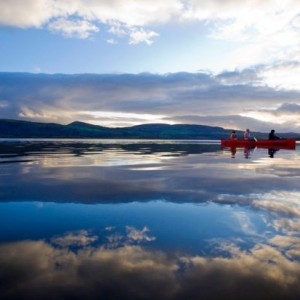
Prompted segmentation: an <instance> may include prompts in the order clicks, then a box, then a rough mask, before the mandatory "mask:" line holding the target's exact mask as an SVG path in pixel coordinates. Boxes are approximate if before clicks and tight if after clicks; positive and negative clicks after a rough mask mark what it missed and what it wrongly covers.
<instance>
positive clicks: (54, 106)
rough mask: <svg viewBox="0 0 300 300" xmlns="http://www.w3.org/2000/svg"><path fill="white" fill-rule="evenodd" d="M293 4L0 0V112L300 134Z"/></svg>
mask: <svg viewBox="0 0 300 300" xmlns="http://www.w3.org/2000/svg"><path fill="white" fill-rule="evenodd" d="M299 14H300V3H299V2H298V1H296V0H281V1H279V0H254V1H250V0H243V1H235V0H228V1H217V0H165V1H161V0H153V1H146V0H128V1H126V2H125V1H122V0H113V1H107V0H72V1H71V0H61V1H56V0H23V1H21V0H10V1H6V0H0V53H1V58H0V72H2V74H1V75H0V79H1V81H0V118H18V119H25V120H33V121H43V122H49V121H55V122H58V123H68V122H70V121H72V120H74V118H75V119H78V118H80V120H81V121H86V122H93V123H95V124H102V125H106V126H127V125H133V124H140V123H145V122H147V123H151V122H168V123H180V122H182V123H198V124H208V125H220V126H222V127H227V128H232V127H234V128H237V129H244V128H245V127H251V128H252V129H253V130H269V128H270V127H276V128H275V129H278V130H284V131H286V130H288V131H291V130H294V131H298V132H300V122H299V112H300V100H299V99H300V93H299V86H300V84H299V83H300V82H299V78H300V76H299V75H300V54H299V53H300V43H299V41H298V40H299V33H300V17H299ZM6 72H9V73H11V74H10V75H8V74H6ZM19 72H27V73H32V75H33V74H34V75H35V76H31V75H30V74H22V76H24V78H23V79H22V80H20V76H21V74H17V73H19ZM43 74H46V75H47V76H46V77H45V75H43ZM57 74H65V75H66V77H63V78H61V77H59V76H58V75H57ZM74 74H80V76H79V77H78V76H77V75H74ZM84 74H93V76H90V75H89V76H88V75H84ZM147 74H148V75H150V74H151V75H152V76H147ZM132 75H134V76H132ZM7 76H8V77H7ZM43 76H44V77H43ZM41 78H44V79H43V80H41ZM66 78H67V79H66ZM104 78H105V79H104ZM149 78H151V80H150V81H151V82H149ZM174 78H176V80H174ZM66 81H67V82H69V83H68V85H66ZM24 82H26V83H27V85H28V86H27V87H28V89H26V91H24V89H23V88H22V86H24ZM54 82H55V84H54ZM93 84H94V85H93ZM11 86H14V90H11ZM53 86H55V89H56V90H55V89H54V87H53ZM49 87H51V89H50V88H49ZM79 87H80V88H79ZM43 93H47V94H43ZM104 94H105V97H106V98H105V99H104V98H103V97H104ZM66 99H67V100H66ZM107 99H110V101H109V103H108V101H107ZM121 99H123V100H121ZM124 99H125V100H124ZM124 102H126V105H124ZM80 103H84V104H85V107H81V105H79V104H80ZM92 112H93V113H92Z"/></svg>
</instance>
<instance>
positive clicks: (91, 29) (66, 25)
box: [49, 19, 99, 39]
mask: <svg viewBox="0 0 300 300" xmlns="http://www.w3.org/2000/svg"><path fill="white" fill-rule="evenodd" d="M49 29H50V30H51V31H53V32H59V33H62V34H63V35H64V36H66V37H68V38H71V37H78V38H80V39H86V38H88V37H89V36H90V35H91V34H93V33H95V32H98V31H99V28H98V27H97V26H95V25H93V24H92V23H90V22H88V21H85V20H79V21H71V20H66V19H57V20H55V21H53V22H51V23H50V24H49Z"/></svg>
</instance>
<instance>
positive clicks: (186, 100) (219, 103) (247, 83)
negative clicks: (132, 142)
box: [0, 68, 300, 132]
mask: <svg viewBox="0 0 300 300" xmlns="http://www.w3.org/2000/svg"><path fill="white" fill-rule="evenodd" d="M257 73H259V71H257V72H256V69H255V68H253V69H251V70H243V71H241V72H239V71H235V72H224V73H219V74H216V75H214V74H209V73H184V72H182V73H173V74H172V73H171V74H163V75H160V74H149V73H141V74H136V75H133V74H99V75H96V74H95V75H92V74H90V75H89V74H82V75H76V74H75V75H46V74H23V73H1V74H0V79H1V81H0V88H1V90H0V99H2V100H1V103H5V106H3V105H2V107H1V110H2V116H3V117H5V118H22V119H26V120H32V121H46V122H58V123H70V122H73V121H74V120H80V121H85V122H89V123H94V124H98V125H106V126H130V125H136V124H141V123H151V122H152V123H153V122H169V123H176V122H179V123H180V122H183V123H197V124H201V123H202V124H207V125H216V126H222V127H225V128H236V129H241V130H243V129H244V128H248V127H251V128H252V130H253V131H269V129H270V126H271V127H274V128H275V129H276V130H277V131H279V132H280V131H295V132H297V131H299V128H300V124H299V122H298V121H297V118H298V117H299V114H298V112H297V109H298V106H299V92H298V91H295V90H293V91H289V90H278V89H275V88H272V87H268V86H265V85H263V81H262V79H260V77H259V76H258V74H257ZM262 103H263V106H262ZM288 108H289V109H288ZM291 110H293V113H291ZM275 125H276V126H275Z"/></svg>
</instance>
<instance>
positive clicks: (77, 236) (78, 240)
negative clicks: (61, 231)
mask: <svg viewBox="0 0 300 300" xmlns="http://www.w3.org/2000/svg"><path fill="white" fill-rule="evenodd" d="M97 239H98V237H97V236H96V235H93V236H92V235H90V234H89V232H88V231H86V230H80V231H78V232H69V233H66V234H65V235H64V236H59V237H54V238H52V239H51V243H53V244H55V245H58V246H61V247H70V246H81V247H82V246H88V245H90V244H91V243H93V242H95V241H97Z"/></svg>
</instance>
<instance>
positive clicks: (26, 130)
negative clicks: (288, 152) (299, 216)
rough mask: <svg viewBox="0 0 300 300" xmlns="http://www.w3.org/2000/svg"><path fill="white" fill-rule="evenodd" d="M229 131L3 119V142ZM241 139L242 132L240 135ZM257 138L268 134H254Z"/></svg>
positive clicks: (213, 135) (209, 135)
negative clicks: (6, 140) (20, 139)
mask: <svg viewBox="0 0 300 300" xmlns="http://www.w3.org/2000/svg"><path fill="white" fill-rule="evenodd" d="M230 132H231V130H230V129H224V128H222V127H214V126H205V125H186V124H176V125H168V124H144V125H137V126H132V127H122V128H110V127H103V126H97V125H92V124H87V123H83V122H78V121H75V122H73V123H70V124H67V125H61V124H56V123H40V122H29V121H21V120H11V119H0V138H106V139H108V138H118V139H217V140H219V139H222V138H227V137H228V136H229V134H230ZM237 134H238V136H240V137H242V134H243V132H242V131H237ZM254 135H255V136H256V137H257V138H266V137H267V133H261V132H255V133H254ZM278 135H280V136H281V137H285V138H288V137H293V138H297V139H300V134H298V133H280V134H279V133H278Z"/></svg>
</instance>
